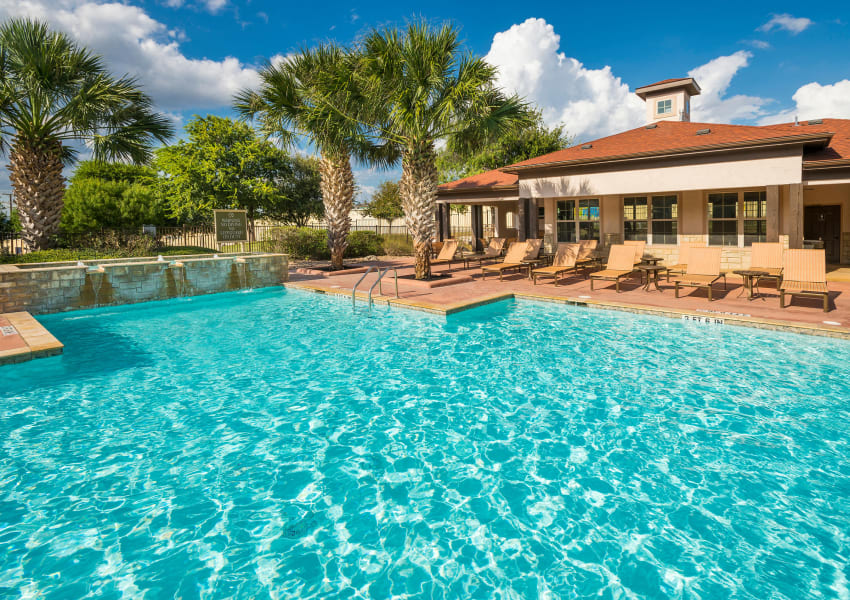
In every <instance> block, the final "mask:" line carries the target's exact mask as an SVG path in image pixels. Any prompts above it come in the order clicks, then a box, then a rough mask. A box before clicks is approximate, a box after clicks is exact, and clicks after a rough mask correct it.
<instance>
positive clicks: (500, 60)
mask: <svg viewBox="0 0 850 600" xmlns="http://www.w3.org/2000/svg"><path fill="white" fill-rule="evenodd" d="M559 44H560V36H559V35H558V34H556V33H555V30H554V28H553V27H552V26H551V25H549V24H548V23H546V21H545V20H543V19H528V20H526V21H525V22H524V23H521V24H519V25H514V26H512V27H511V28H510V29H508V30H507V31H503V32H500V33H497V34H496V35H495V36H494V38H493V43H492V45H491V47H490V51H489V52H488V54H487V56H486V57H485V58H486V60H487V61H488V62H490V63H491V64H493V65H495V66H496V67H498V69H499V83H500V85H502V87H504V88H505V89H506V90H508V91H510V92H516V93H518V94H519V95H520V96H524V97H525V98H526V99H527V100H529V101H530V102H531V103H533V104H535V105H537V106H538V107H540V109H541V110H542V111H543V118H544V120H545V121H546V122H547V124H549V125H554V124H557V123H563V124H564V125H565V127H566V130H567V132H568V133H569V134H570V135H574V136H576V140H577V141H582V140H588V139H592V138H596V137H601V136H605V135H610V134H613V133H617V132H620V131H623V130H626V129H630V128H633V127H638V126H640V125H642V124H643V123H644V122H645V120H646V108H645V105H644V103H643V101H642V100H641V99H640V98H638V97H637V96H636V95H635V94H634V92H633V90H631V89H629V86H628V84H626V83H623V81H622V80H621V79H620V78H619V77H617V76H616V75H615V74H614V73H613V71H612V69H611V67H609V66H606V67H603V68H601V69H589V68H587V67H585V66H584V65H583V64H582V63H581V62H580V61H579V60H578V59H576V58H570V57H568V56H566V54H564V53H563V52H561V51H560V48H559ZM751 57H752V54H751V53H750V52H747V51H744V50H742V51H739V52H736V53H734V54H731V55H729V56H720V57H718V58H715V59H713V60H711V61H709V62H708V63H706V64H704V65H702V66H699V67H696V68H695V69H693V70H691V71H690V73H689V75H690V76H691V77H694V78H696V80H697V82H698V83H699V85H700V87H701V88H702V95H700V96H697V97H695V98H694V99H693V103H692V109H691V118H692V119H693V120H694V121H708V122H718V123H728V122H730V121H746V120H751V119H755V118H758V117H760V116H762V115H763V112H764V109H763V107H764V106H765V105H766V104H767V103H768V102H770V100H768V99H765V98H760V97H757V96H746V95H735V96H731V97H726V92H727V90H728V89H729V85H730V83H731V81H732V78H733V77H734V76H735V75H736V74H737V73H738V71H739V70H740V69H742V68H744V67H746V66H747V65H748V64H749V60H750V58H751ZM673 75H675V74H670V76H673ZM641 83H643V82H641Z"/></svg>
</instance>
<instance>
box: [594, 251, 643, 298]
mask: <svg viewBox="0 0 850 600" xmlns="http://www.w3.org/2000/svg"><path fill="white" fill-rule="evenodd" d="M634 271H635V248H634V246H626V245H624V244H614V245H612V246H611V252H610V254H609V255H608V264H607V265H606V266H605V269H603V270H602V271H597V272H596V273H591V274H590V289H591V291H592V290H593V281H594V280H595V279H601V280H603V281H613V282H614V287H615V288H616V290H617V293H618V294H619V293H620V280H621V279H623V278H624V277H628V276H629V275H631V274H632V273H634Z"/></svg>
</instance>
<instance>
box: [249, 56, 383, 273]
mask: <svg viewBox="0 0 850 600" xmlns="http://www.w3.org/2000/svg"><path fill="white" fill-rule="evenodd" d="M355 67H356V62H355V61H354V60H353V58H352V56H351V54H350V53H349V52H348V51H347V50H345V49H343V48H340V47H339V46H335V45H333V44H326V45H321V46H319V47H317V48H314V49H311V50H303V51H301V52H299V53H297V54H296V55H294V56H290V57H287V59H286V60H284V61H281V62H279V63H276V64H271V63H269V64H267V65H266V66H265V67H264V68H263V69H262V70H261V71H260V79H261V83H260V87H259V89H257V90H243V91H242V92H240V93H239V94H238V95H237V96H236V98H235V100H234V106H235V108H236V110H237V111H238V112H239V113H240V114H241V115H242V116H243V117H244V118H247V119H256V120H257V121H258V122H259V124H260V128H261V129H262V131H264V132H265V133H266V134H267V135H269V136H274V137H276V138H277V139H279V140H280V141H281V142H282V143H284V144H291V143H293V142H294V140H295V139H296V137H298V136H304V137H306V138H308V139H309V140H310V141H311V142H312V144H313V145H314V146H315V147H316V149H317V150H318V151H319V155H320V158H319V169H320V172H321V191H322V201H323V202H324V213H325V222H326V223H327V225H328V248H329V249H330V252H331V267H332V268H334V269H341V268H342V267H343V256H344V254H345V249H346V248H347V246H348V234H349V231H350V229H351V218H350V216H349V215H350V214H351V210H352V208H354V173H353V171H352V169H351V159H352V157H354V158H357V159H359V160H361V161H362V162H365V163H368V164H372V165H377V166H384V165H387V164H389V163H390V162H391V161H392V160H393V159H394V155H393V150H394V147H393V146H391V145H381V144H374V143H373V140H372V139H370V138H369V136H368V132H367V131H364V128H363V126H362V123H361V122H359V121H357V120H356V119H351V118H348V116H349V115H350V114H353V113H355V112H356V111H357V110H358V105H359V104H360V103H361V100H362V95H361V94H360V92H359V91H358V88H357V86H356V85H355V86H352V82H354V72H355ZM340 82H344V84H343V85H340Z"/></svg>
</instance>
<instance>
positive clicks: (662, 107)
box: [655, 98, 673, 115]
mask: <svg viewBox="0 0 850 600" xmlns="http://www.w3.org/2000/svg"><path fill="white" fill-rule="evenodd" d="M655 106H656V107H657V108H656V112H657V114H659V115H666V114H669V113H671V112H673V101H672V100H671V99H669V98H668V99H667V100H659V101H658V103H657V104H656V105H655Z"/></svg>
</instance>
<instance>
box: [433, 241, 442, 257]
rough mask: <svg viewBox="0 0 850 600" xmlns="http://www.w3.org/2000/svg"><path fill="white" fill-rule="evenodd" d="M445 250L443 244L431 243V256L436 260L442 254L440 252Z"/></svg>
mask: <svg viewBox="0 0 850 600" xmlns="http://www.w3.org/2000/svg"><path fill="white" fill-rule="evenodd" d="M442 249H443V242H431V256H433V257H434V258H436V257H437V255H438V254H439V253H440V250H442Z"/></svg>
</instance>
